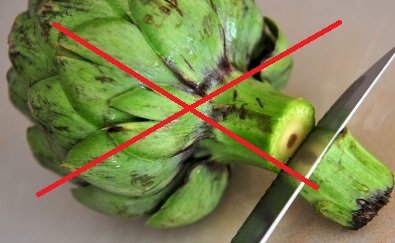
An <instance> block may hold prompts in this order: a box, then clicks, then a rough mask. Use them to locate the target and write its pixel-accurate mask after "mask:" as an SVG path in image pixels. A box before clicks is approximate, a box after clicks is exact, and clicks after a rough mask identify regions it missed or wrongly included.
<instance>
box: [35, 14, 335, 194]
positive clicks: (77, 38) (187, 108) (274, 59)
mask: <svg viewBox="0 0 395 243" xmlns="http://www.w3.org/2000/svg"><path fill="white" fill-rule="evenodd" d="M341 24H342V21H341V20H337V21H336V22H334V23H332V24H330V25H328V26H327V27H325V28H323V29H322V30H320V31H318V32H316V33H315V34H313V35H311V36H309V37H307V38H306V39H304V40H302V41H300V42H299V43H297V44H295V45H294V46H292V47H290V48H289V49H287V50H286V51H284V52H282V53H280V54H278V55H276V56H274V57H272V58H270V59H269V60H267V61H266V62H264V63H262V64H261V65H259V66H258V67H256V68H254V69H252V70H251V71H249V72H247V73H245V74H244V75H242V76H240V77H239V78H237V79H235V80H233V81H232V82H229V83H227V84H225V85H223V86H222V87H220V88H218V89H217V90H215V91H214V92H212V93H210V94H208V95H206V96H205V97H203V98H201V99H200V100H198V101H196V102H195V103H193V104H191V105H188V104H187V103H185V102H184V101H182V100H180V99H179V98H177V97H176V96H174V95H172V94H171V93H169V92H167V91H166V90H164V89H162V88H161V87H160V86H158V85H156V84H155V83H153V82H152V81H150V80H149V79H147V78H145V77H144V76H142V75H140V74H139V73H137V72H136V71H134V70H132V69H131V68H129V67H127V66H126V65H124V64H123V63H121V62H120V61H118V60H116V59H114V58H113V57H111V56H110V55H109V54H107V53H105V52H104V51H102V50H100V49H99V48H97V47H95V46H94V45H92V44H90V43H89V42H88V41H86V40H84V39H83V38H81V37H80V36H78V35H76V34H75V33H73V32H71V31H70V30H68V29H66V28H64V27H63V26H61V25H60V24H58V23H55V22H54V23H53V24H52V26H53V27H54V28H56V29H58V30H59V31H60V32H62V33H63V34H65V35H67V36H68V37H70V38H71V39H73V40H74V41H76V42H78V43H80V44H81V45H83V46H85V47H86V48H87V49H89V50H91V51H92V52H94V53H96V54H97V55H99V56H101V57H102V58H104V59H105V60H107V61H108V62H110V63H112V64H113V65H115V66H116V67H118V68H119V69H121V70H122V71H124V72H126V73H128V74H130V75H131V76H132V77H134V78H136V79H138V80H139V81H140V82H142V83H143V84H145V85H147V86H148V87H150V88H151V89H153V90H155V91H156V92H158V93H160V94H162V95H163V96H165V97H167V98H168V99H170V100H172V101H173V102H174V103H176V104H178V105H179V106H181V107H182V108H183V109H182V110H180V111H178V112H176V113H174V114H173V115H171V116H169V117H168V118H166V119H164V120H163V121H161V122H158V123H157V124H155V125H154V126H152V127H150V128H148V129H147V130H145V131H143V132H142V133H140V134H138V135H136V136H135V137H133V138H131V139H130V140H128V141H126V142H124V143H122V144H120V145H119V146H117V147H115V148H113V149H111V150H110V151H108V152H106V153H105V154H103V155H101V156H100V157H98V158H96V159H94V160H92V161H91V162H89V163H87V164H86V165H84V166H82V167H80V168H78V169H77V170H75V171H73V172H72V173H70V174H68V175H67V176H65V177H63V178H61V179H59V180H58V181H55V182H54V183H52V184H50V185H48V186H47V187H45V188H44V189H42V190H40V191H38V192H37V193H36V196H37V197H41V196H43V195H45V194H46V193H48V192H50V191H52V190H53V189H55V188H56V187H58V186H60V185H62V184H64V183H66V182H67V181H70V180H71V179H73V178H74V177H76V176H79V175H80V174H81V173H83V172H85V171H86V170H88V169H90V168H92V167H93V166H95V165H97V164H99V163H101V162H103V161H104V160H106V159H108V158H109V157H111V156H113V155H115V154H117V153H119V152H120V151H122V150H123V149H125V148H127V147H128V146H131V145H132V144H134V143H136V142H138V141H139V140H140V139H143V138H144V137H146V136H148V135H150V134H151V133H153V132H155V131H156V130H158V129H160V128H162V127H164V126H165V125H167V124H169V123H171V122H172V121H174V120H176V119H178V118H179V117H181V116H183V115H185V114H187V113H189V112H191V113H192V114H194V115H195V116H197V117H199V118H200V119H202V120H203V121H205V122H207V123H209V124H210V125H211V126H213V127H215V128H217V129H218V130H220V131H221V132H223V133H225V134H226V135H228V136H229V137H231V138H233V139H234V140H236V141H237V142H239V143H240V144H242V145H244V146H245V147H246V148H248V149H250V150H251V151H253V152H255V153H256V154H258V155H259V156H261V157H262V158H264V159H266V160H267V161H269V162H271V163H273V164H274V165H276V166H278V167H279V168H281V169H282V170H284V171H285V172H287V173H289V174H290V175H292V176H294V177H295V178H297V179H299V180H300V181H302V182H304V183H305V184H306V185H308V186H310V187H311V188H313V189H314V190H318V189H319V186H318V185H317V184H315V183H313V182H312V181H310V180H308V179H306V178H305V177H304V176H302V175H301V174H299V173H298V172H296V171H294V170H293V169H291V168H289V167H288V166H286V165H284V164H283V163H281V162H280V161H278V160H276V159H275V158H273V157H271V156H270V155H268V154H267V153H266V152H264V151H262V150H260V149H259V148H258V147H256V146H255V145H253V144H251V143H250V142H248V141H247V140H245V139H244V138H242V137H240V136H239V135H237V134H235V133H233V132H232V131H230V130H228V129H227V128H226V127H224V126H222V125H220V124H219V123H217V122H216V121H214V120H212V119H211V118H209V117H208V116H206V115H204V114H203V113H201V112H199V111H197V110H196V108H197V107H199V106H200V105H202V104H204V103H206V102H207V101H209V100H211V99H213V98H214V97H216V96H218V95H220V94H221V93H223V92H225V91H226V90H228V89H230V88H232V87H233V86H235V85H237V84H239V83H241V82H242V81H244V80H246V79H248V78H249V77H251V76H253V75H254V74H256V73H258V72H260V71H261V70H262V69H264V68H266V67H268V66H270V65H272V64H273V63H275V62H277V61H279V60H280V59H282V58H284V57H286V56H288V55H290V54H292V53H294V52H295V51H297V50H299V49H300V48H302V47H304V46H306V45H307V44H309V43H311V42H313V41H314V40H316V39H318V38H319V37H322V36H323V35H325V34H327V33H328V32H330V31H332V30H333V29H335V28H337V27H339V26H340V25H341Z"/></svg>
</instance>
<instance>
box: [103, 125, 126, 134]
mask: <svg viewBox="0 0 395 243" xmlns="http://www.w3.org/2000/svg"><path fill="white" fill-rule="evenodd" d="M123 130H124V129H123V127H120V126H115V127H110V128H108V129H107V132H109V133H115V132H122V131H123Z"/></svg>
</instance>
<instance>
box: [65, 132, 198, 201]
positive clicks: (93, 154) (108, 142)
mask: <svg viewBox="0 0 395 243" xmlns="http://www.w3.org/2000/svg"><path fill="white" fill-rule="evenodd" d="M114 130H116V129H108V130H100V131H97V132H95V133H93V134H92V135H90V136H88V137H87V138H86V139H84V140H83V141H81V142H80V143H78V144H77V145H75V146H74V147H73V148H72V149H71V150H70V151H69V153H68V154H67V157H66V159H65V161H64V162H63V166H65V167H67V168H68V169H70V170H75V169H77V168H79V167H81V166H83V165H85V164H86V163H88V162H90V161H92V160H94V159H96V158H97V157H99V156H101V155H102V154H104V153H106V152H108V151H110V150H111V149H113V148H115V147H116V146H117V145H118V144H117V143H116V142H115V141H114V139H113V138H112V137H111V135H110V134H111V133H112V132H114ZM130 138H131V137H129V138H128V139H130ZM156 144H158V141H157V142H156ZM161 144H163V143H161ZM132 147H135V145H133V146H132ZM146 149H147V150H148V148H146ZM150 149H151V153H152V155H151V156H152V157H154V156H155V154H156V153H155V151H156V149H155V143H154V144H150ZM189 153H190V151H184V152H181V153H178V154H177V155H175V156H173V157H166V158H163V157H157V159H153V158H151V159H143V158H140V157H137V156H135V155H131V154H130V153H128V152H127V150H126V149H125V150H123V151H121V152H119V153H117V154H115V155H113V156H111V157H109V158H108V159H106V160H105V161H103V162H102V163H100V164H98V165H96V166H94V167H92V168H91V169H89V170H87V171H86V172H84V173H83V174H82V175H81V177H82V178H83V179H84V180H86V181H88V182H89V183H91V184H93V185H95V186H97V187H99V188H101V189H103V190H106V191H109V192H112V193H116V194H120V195H125V196H132V197H139V196H143V195H152V194H155V193H157V192H159V191H160V190H162V189H163V188H165V187H166V186H167V185H168V184H169V183H170V182H171V181H172V180H173V179H174V177H175V176H176V175H177V173H178V172H179V170H180V168H181V165H182V163H183V161H184V160H185V158H186V157H187V156H188V155H189Z"/></svg>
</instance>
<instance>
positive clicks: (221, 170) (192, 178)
mask: <svg viewBox="0 0 395 243" xmlns="http://www.w3.org/2000/svg"><path fill="white" fill-rule="evenodd" d="M228 179H229V170H228V168H227V166H226V165H219V164H211V163H210V162H209V163H201V164H198V165H196V166H195V167H194V168H193V169H192V170H191V172H190V173H189V176H188V178H187V181H186V182H185V184H184V186H182V187H180V188H179V189H178V190H177V191H176V192H174V193H173V194H172V195H171V196H170V197H169V199H167V201H166V202H165V203H164V204H163V206H162V207H161V208H160V209H159V210H158V211H157V212H156V213H154V214H153V215H152V216H151V218H150V219H149V220H148V221H147V225H149V226H152V227H156V228H171V227H178V226H181V225H188V224H191V223H193V222H195V221H197V220H199V219H201V218H203V217H205V216H207V215H208V214H209V213H211V212H212V211H213V210H214V208H215V207H216V206H217V205H218V203H219V202H220V199H221V197H222V195H223V193H224V192H225V189H226V186H227V184H228Z"/></svg>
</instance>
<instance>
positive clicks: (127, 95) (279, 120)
mask: <svg viewBox="0 0 395 243" xmlns="http://www.w3.org/2000/svg"><path fill="white" fill-rule="evenodd" d="M53 22H59V23H60V24H62V25H63V26H65V27H66V28H68V29H70V30H71V31H73V32H74V33H76V34H77V35H79V36H81V37H83V38H84V39H86V40H87V41H89V42H90V43H91V44H93V45H95V46H97V47H98V48H99V49H102V50H104V51H105V52H107V53H109V54H110V55H111V56H113V57H114V58H116V59H117V60H119V61H121V62H122V63H124V64H125V65H127V66H129V67H131V68H133V69H134V70H135V71H136V72H138V73H139V74H141V75H143V76H145V77H147V78H148V79H150V80H152V81H153V82H155V84H157V85H159V86H161V87H162V88H163V89H165V90H166V91H168V92H170V93H171V94H173V95H175V96H176V97H178V98H179V99H181V100H183V101H184V102H186V103H188V104H191V103H193V102H195V101H197V100H199V99H200V98H202V97H204V96H205V95H207V94H208V93H210V92H211V91H213V90H215V89H217V88H218V87H220V86H222V85H223V84H225V83H227V82H229V81H231V80H233V79H234V78H236V77H237V76H239V75H241V74H242V72H245V71H247V70H248V69H249V68H250V67H251V66H253V65H256V64H259V63H260V62H262V61H264V60H266V59H267V58H270V57H271V56H273V55H275V54H277V53H279V52H281V51H283V50H285V48H286V47H287V41H286V39H285V38H284V35H283V33H282V32H281V31H280V30H279V29H278V27H277V26H276V24H275V23H274V22H273V21H272V20H271V19H269V18H267V17H262V15H261V14H260V12H259V11H258V10H257V8H256V6H255V3H254V1H253V0H244V1H233V0H210V1H208V0H202V1H187V0H179V1H177V0H129V1H127V0H114V1H107V0H84V1H82V0H67V1H65V0H30V1H29V7H28V11H26V12H24V13H22V14H20V15H19V16H18V17H17V19H16V21H15V24H14V26H13V28H12V31H11V34H10V36H9V45H10V51H9V55H10V59H11V61H12V64H13V66H12V68H11V69H10V71H9V73H8V82H9V93H10V98H11V101H12V102H13V103H14V105H15V106H16V107H17V108H18V109H19V110H20V111H21V112H23V113H24V114H26V116H28V117H29V118H30V119H31V120H32V121H33V122H34V125H33V126H32V127H30V128H29V129H28V131H27V138H28V142H29V144H30V147H31V149H32V151H33V154H34V155H35V157H36V158H37V160H38V161H39V162H40V164H41V165H43V166H44V167H46V168H48V169H49V170H51V171H54V172H56V173H58V174H59V175H65V174H68V173H69V172H71V171H73V170H75V169H77V168H79V167H81V166H83V165H85V164H86V163H88V162H90V161H91V160H93V159H95V158H97V157H98V156H100V155H102V154H104V153H105V152H107V151H108V150H110V149H112V148H114V147H116V146H117V145H119V144H122V143H124V142H125V141H127V140H129V139H130V138H132V137H134V136H135V135H137V134H139V133H140V132H142V131H144V130H146V129H147V128H149V127H151V126H152V125H154V124H156V123H157V122H158V121H161V120H163V119H165V118H167V117H168V116H170V115H172V114H173V113H175V112H177V111H179V110H180V109H181V108H180V107H179V106H178V105H177V104H175V103H173V102H172V101H170V100H168V99H167V98H165V97H163V96H161V95H160V94H157V93H155V92H154V91H152V90H151V89H150V88H148V87H145V86H144V85H142V84H141V83H140V82H139V81H138V80H136V79H135V78H133V77H131V76H129V75H128V74H126V73H123V72H122V71H120V70H119V69H118V68H116V67H114V66H113V65H112V64H111V63H108V62H107V61H105V60H104V59H102V58H101V57H99V56H97V55H96V54H94V53H92V52H91V51H89V50H88V49H85V48H84V47H83V46H81V45H79V44H78V43H75V42H74V41H73V40H71V39H69V38H68V37H66V36H65V35H63V34H60V33H59V32H58V31H57V30H56V29H54V28H52V27H51V24H52V23H53ZM291 67H292V58H290V57H287V58H285V59H283V60H281V61H279V62H277V63H276V64H273V65H272V66H270V67H269V68H267V69H265V70H263V71H262V72H261V73H260V74H259V75H256V77H254V78H249V79H248V80H246V81H244V82H243V83H242V84H240V85H238V86H236V87H234V88H232V89H230V90H228V91H226V92H224V93H223V94H221V95H219V96H218V97H216V98H214V99H213V100H211V101H210V102H207V103H205V104H203V105H201V106H200V107H199V108H198V110H199V111H200V112H202V113H203V114H205V115H207V116H209V117H211V118H212V119H214V120H216V121H217V122H219V123H220V124H222V125H224V126H225V127H227V128H228V129H230V130H232V131H234V132H235V133H237V134H239V135H240V136H242V137H243V138H245V139H246V140H248V141H250V142H251V143H253V144H255V145H256V146H257V147H259V148H260V149H262V150H265V151H266V152H268V153H269V154H270V155H271V156H273V157H275V158H277V159H278V160H281V161H287V160H288V158H289V157H290V156H291V155H292V154H293V152H294V151H295V150H296V148H297V147H298V146H299V145H300V144H301V143H302V141H303V140H304V138H305V137H306V136H307V135H308V134H309V132H310V130H311V129H312V127H313V126H314V108H313V107H312V106H311V104H309V103H308V102H307V101H305V100H303V99H302V98H292V97H289V96H286V95H284V94H282V93H280V92H279V91H277V89H280V88H281V87H283V86H284V85H285V83H286V81H287V80H288V78H289V75H290V71H291ZM334 154H336V153H334ZM328 160H329V159H328ZM371 160H372V161H373V162H371V163H375V164H379V165H381V164H380V163H379V162H378V161H377V160H374V159H373V157H372V159H371ZM358 162H360V160H358V159H356V162H355V163H356V164H358ZM230 163H241V164H247V165H253V166H258V167H262V168H265V169H268V170H271V171H273V172H278V171H279V169H278V168H277V167H275V166H273V165H272V164H270V163H268V162H266V161H263V160H262V158H261V157H259V156H257V155H256V154H254V153H252V152H251V151H249V150H248V149H246V148H243V147H242V146H241V145H239V144H237V142H235V141H233V140H232V139H230V138H229V137H226V136H225V135H224V134H222V133H220V132H219V131H216V130H214V129H213V128H211V127H210V126H208V125H207V124H205V123H204V122H203V121H202V120H200V119H199V118H197V117H195V116H194V115H192V114H186V115H184V116H183V117H181V118H179V119H177V120H175V121H174V122H172V123H170V124H168V125H167V126H165V127H163V128H162V129H160V130H158V131H157V132H155V133H153V134H151V135H150V136H147V137H146V138H144V139H142V140H140V141H139V142H137V143H136V144H134V145H133V146H130V147H128V148H126V149H124V150H123V151H121V152H120V153H118V154H116V155H114V156H112V157H110V158H109V159H107V160H105V161H104V162H102V163H100V164H98V165H97V166H95V167H93V168H91V169H90V170H88V171H86V172H84V173H83V174H81V175H80V176H79V177H78V178H76V179H75V180H74V183H75V185H76V188H75V189H73V191H72V194H73V196H74V197H75V198H76V199H77V200H78V201H79V202H81V203H82V204H84V205H86V206H88V207H90V208H92V209H95V210H97V211H100V212H102V213H105V214H108V215H113V216H118V217H122V218H132V217H136V216H142V215H148V216H149V219H148V221H147V224H148V225H150V226H153V227H177V226H182V225H187V224H190V223H193V222H195V221H197V220H199V219H201V218H203V217H204V216H206V215H208V214H209V213H210V212H211V211H212V210H213V209H214V208H215V207H216V206H217V205H218V203H219V201H220V199H221V197H222V195H223V193H224V191H225V189H226V186H227V183H228V180H229V175H230V169H231V168H230V166H229V164H230ZM328 163H330V162H328ZM324 164H325V163H324ZM327 167H328V168H327ZM327 167H325V168H327V169H325V168H324V169H322V171H323V172H317V174H316V176H317V178H320V174H327V173H330V172H332V171H333V170H336V168H332V167H331V166H327ZM380 168H381V169H380V170H377V173H381V171H386V168H385V167H380ZM344 173H351V172H350V171H346V172H344ZM390 175H391V173H388V176H390ZM357 180H361V178H357ZM322 181H323V183H325V180H322ZM391 183H392V177H391V180H390V182H389V180H388V179H386V180H385V183H381V184H380V183H378V184H377V185H378V186H377V187H372V189H371V190H370V189H369V190H368V191H367V192H369V193H365V194H366V195H365V194H363V196H364V197H368V196H370V195H371V193H373V192H377V191H380V190H384V189H385V190H387V191H388V190H389V188H392V184H391ZM290 184H292V183H290ZM367 184H368V183H367ZM390 184H391V185H390ZM367 186H369V185H367ZM332 189H333V186H331V184H330V182H328V184H327V189H326V190H327V191H330V190H332ZM306 190H307V189H306ZM358 192H359V191H358ZM347 193H348V192H347ZM312 194H314V193H312V192H309V191H306V192H305V194H303V195H304V196H305V198H306V199H307V200H308V201H310V202H312V203H313V204H314V205H318V203H317V202H322V200H324V199H325V200H326V201H328V202H333V203H337V202H338V201H336V197H333V196H332V194H330V195H329V194H328V195H329V196H328V195H327V194H325V193H324V192H323V193H318V194H314V195H313V196H311V195H312ZM350 195H351V196H350V197H351V199H352V200H354V201H355V200H356V198H355V197H359V196H360V194H358V193H354V192H353V193H350ZM380 195H381V194H380ZM385 195H387V194H385ZM331 200H332V201H331ZM321 204H322V203H321ZM329 204H330V203H329ZM350 205H351V206H350V207H348V208H346V209H345V210H344V212H342V214H344V215H345V216H344V217H343V218H341V220H337V219H338V218H339V217H336V215H335V213H334V212H338V211H337V208H335V207H332V208H331V207H329V209H328V210H326V211H325V212H324V211H323V210H322V212H321V213H323V214H324V215H325V216H327V217H329V218H332V219H334V220H335V221H337V222H339V223H340V224H342V225H345V226H351V225H352V221H351V220H352V219H351V218H350V217H351V216H352V214H353V213H354V212H355V211H358V210H359V208H358V205H354V204H353V201H352V202H351V203H350ZM327 208H328V207H327ZM377 210H378V209H377ZM377 210H376V211H377ZM333 215H335V217H333Z"/></svg>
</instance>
